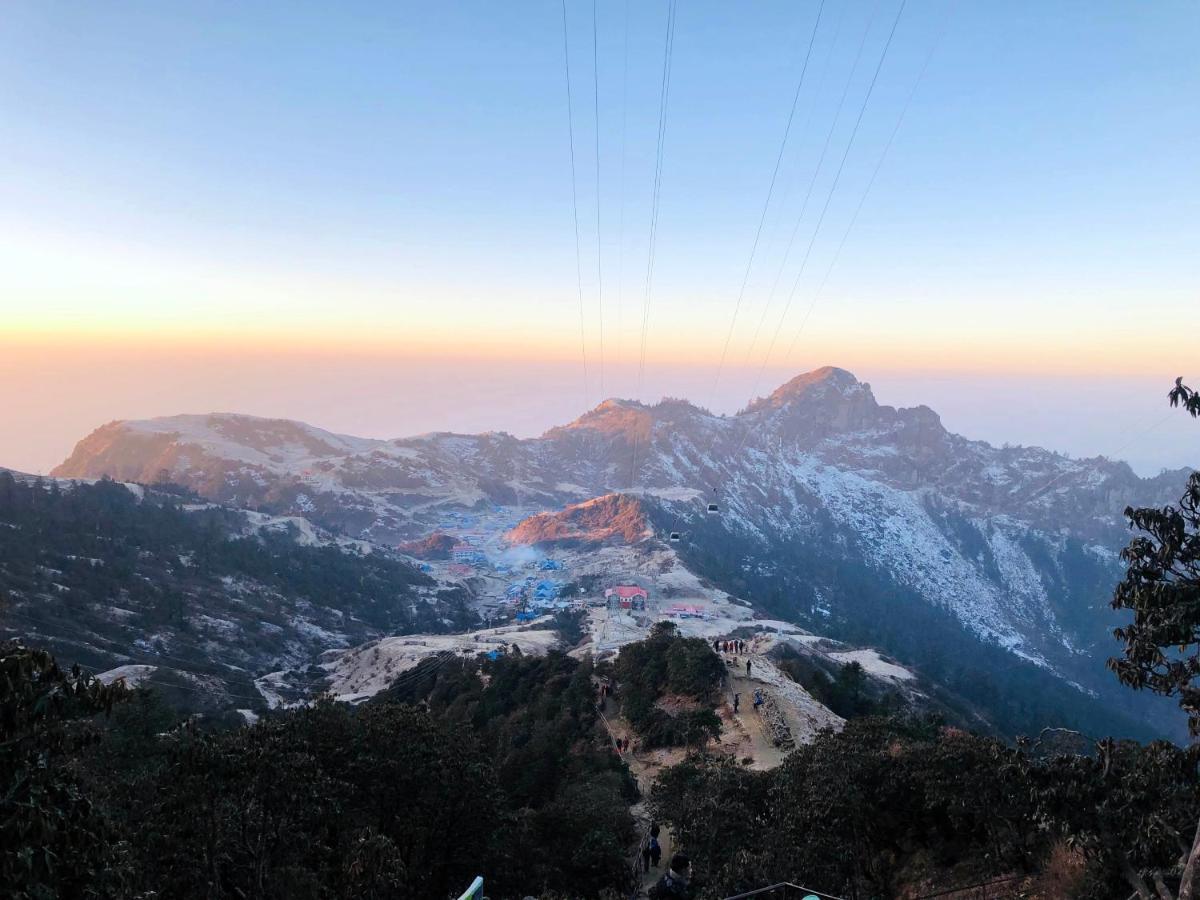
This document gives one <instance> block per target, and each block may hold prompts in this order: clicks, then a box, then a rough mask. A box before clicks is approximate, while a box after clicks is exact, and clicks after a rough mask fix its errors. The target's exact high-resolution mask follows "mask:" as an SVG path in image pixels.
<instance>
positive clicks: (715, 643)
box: [713, 638, 721, 653]
mask: <svg viewBox="0 0 1200 900" xmlns="http://www.w3.org/2000/svg"><path fill="white" fill-rule="evenodd" d="M720 652H721V642H720V641H719V640H717V639H716V638H713V653H720Z"/></svg>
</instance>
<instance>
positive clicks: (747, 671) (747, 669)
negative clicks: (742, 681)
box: [746, 660, 750, 678]
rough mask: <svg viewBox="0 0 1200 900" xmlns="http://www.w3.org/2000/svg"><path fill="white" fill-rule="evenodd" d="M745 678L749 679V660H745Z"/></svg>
mask: <svg viewBox="0 0 1200 900" xmlns="http://www.w3.org/2000/svg"><path fill="white" fill-rule="evenodd" d="M746 677H747V678H749V677H750V660H746Z"/></svg>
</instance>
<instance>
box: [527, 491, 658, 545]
mask: <svg viewBox="0 0 1200 900" xmlns="http://www.w3.org/2000/svg"><path fill="white" fill-rule="evenodd" d="M653 534H654V532H653V530H652V529H651V527H650V523H649V521H648V520H647V518H646V514H645V511H644V509H643V506H642V503H641V501H640V500H638V499H637V498H636V497H628V496H625V495H623V494H608V495H606V496H603V497H597V498H596V499H595V500H588V501H586V502H584V503H576V504H572V505H571V506H568V507H567V508H566V509H564V510H562V511H561V512H553V513H551V512H545V513H538V514H537V515H535V516H530V517H529V518H527V519H525V520H524V521H522V522H521V523H519V524H518V525H517V527H516V528H513V529H512V530H511V531H509V532H508V534H507V535H506V536H505V537H506V539H507V540H508V542H509V543H511V544H526V545H532V546H539V547H549V546H564V547H587V546H599V545H601V544H613V543H621V544H635V543H637V542H638V541H642V540H646V539H647V538H650V537H653Z"/></svg>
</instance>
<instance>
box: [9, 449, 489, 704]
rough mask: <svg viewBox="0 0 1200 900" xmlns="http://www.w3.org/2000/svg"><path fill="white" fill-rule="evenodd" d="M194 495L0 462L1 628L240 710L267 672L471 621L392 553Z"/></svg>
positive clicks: (451, 598)
mask: <svg viewBox="0 0 1200 900" xmlns="http://www.w3.org/2000/svg"><path fill="white" fill-rule="evenodd" d="M198 499H199V498H195V497H193V498H186V497H179V496H175V495H172V494H169V493H164V492H158V491H147V490H144V489H142V488H140V487H138V486H136V485H124V484H120V483H116V482H111V481H100V482H97V483H94V484H88V483H78V482H59V481H54V480H50V481H43V480H41V479H32V478H28V477H19V476H14V475H13V474H12V473H9V472H4V471H0V635H3V636H8V637H11V636H20V637H22V638H23V639H26V640H29V641H34V642H37V643H39V644H48V645H49V646H50V647H51V648H52V649H53V650H54V651H55V652H56V653H58V654H59V655H61V656H62V657H63V658H64V659H71V660H72V661H78V662H80V663H82V664H84V665H86V666H88V667H90V668H93V669H97V670H104V669H111V668H114V667H122V666H127V667H133V668H131V669H130V673H131V674H132V675H133V676H134V677H135V678H150V679H151V680H152V681H154V682H156V683H160V684H165V685H167V686H170V687H173V688H174V691H175V694H176V695H178V694H180V693H182V694H183V696H184V697H185V698H188V699H189V700H190V701H192V702H191V703H190V705H197V703H199V705H222V704H223V703H224V702H225V701H232V702H234V703H235V704H236V705H238V706H242V707H254V706H256V705H261V704H262V703H263V698H262V697H261V696H260V692H259V690H258V689H257V687H256V684H255V679H256V678H257V677H258V676H259V675H262V674H264V673H266V672H270V671H273V670H275V669H278V668H280V667H282V666H293V667H301V668H302V667H304V666H306V665H308V664H309V663H311V662H312V661H313V660H314V659H315V658H316V657H317V656H318V655H319V654H320V653H322V652H323V651H325V650H327V649H329V648H331V647H347V646H352V645H354V644H358V643H361V642H362V641H364V640H367V639H369V638H372V637H376V636H378V635H381V634H385V633H387V634H393V633H397V632H404V631H414V630H422V631H437V630H446V629H447V628H450V627H465V626H466V625H468V624H469V623H470V622H471V621H472V617H471V616H470V614H469V613H467V611H466V609H465V606H464V601H465V597H464V596H463V595H462V593H461V591H455V590H446V589H444V588H442V587H441V586H439V585H438V584H437V583H436V582H434V581H433V580H432V579H431V578H429V577H427V576H425V575H423V574H422V573H420V572H418V571H417V570H415V569H414V568H412V567H411V566H410V565H408V564H407V563H405V562H404V561H403V560H401V559H400V558H398V557H395V556H391V555H389V554H388V553H386V552H381V551H380V550H378V549H375V548H372V547H370V546H369V545H365V544H362V543H361V542H357V541H349V540H345V539H341V540H338V539H334V538H332V537H331V536H329V535H326V534H323V533H322V532H320V531H319V530H318V529H315V528H314V527H313V526H312V525H311V524H310V523H309V522H308V521H307V520H305V519H302V518H299V517H290V518H288V517H271V516H267V515H263V514H261V513H256V512H250V511H245V510H236V509H230V508H227V507H223V506H218V505H214V504H211V503H207V502H203V501H200V502H197V501H198Z"/></svg>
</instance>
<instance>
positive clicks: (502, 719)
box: [378, 653, 637, 896]
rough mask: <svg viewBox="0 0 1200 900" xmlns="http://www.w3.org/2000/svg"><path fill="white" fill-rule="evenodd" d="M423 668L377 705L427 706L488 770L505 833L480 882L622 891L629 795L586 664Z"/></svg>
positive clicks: (547, 660) (560, 661)
mask: <svg viewBox="0 0 1200 900" xmlns="http://www.w3.org/2000/svg"><path fill="white" fill-rule="evenodd" d="M423 665H424V670H423V671H419V672H417V673H405V674H404V675H402V676H400V678H398V679H397V682H396V684H395V685H394V686H393V687H392V688H391V689H389V691H388V692H387V693H386V694H385V695H383V696H382V697H381V698H380V700H379V701H378V702H384V703H394V702H397V701H407V702H417V701H421V702H426V703H428V705H429V708H430V709H431V710H432V711H433V713H434V714H435V715H436V716H437V717H439V718H441V719H444V720H447V721H450V722H453V723H456V724H458V725H460V726H463V727H466V728H469V730H470V731H471V732H472V733H473V734H474V735H475V736H476V737H477V739H478V740H479V741H480V743H481V745H482V746H483V748H484V749H485V752H486V754H487V756H488V758H489V759H491V760H492V761H493V764H494V766H495V770H496V773H497V777H498V784H499V789H500V791H501V795H502V798H503V800H502V806H503V808H504V810H506V818H505V819H504V820H503V822H505V823H506V824H502V825H498V827H499V829H500V830H501V831H502V832H503V835H502V839H501V841H500V843H499V845H498V849H497V853H498V854H499V855H498V856H497V858H496V859H495V860H494V861H493V862H492V864H491V865H490V867H489V869H488V872H489V879H490V880H491V881H492V882H493V883H496V884H498V886H499V888H498V889H499V891H500V893H501V894H502V895H506V892H507V891H509V890H511V893H512V894H515V895H517V896H522V895H524V894H526V893H536V892H538V891H551V892H553V891H559V892H562V893H564V894H567V895H570V896H596V895H598V894H599V893H600V892H601V891H602V890H603V889H605V888H610V889H617V890H620V889H623V888H624V887H626V886H627V885H626V882H627V879H628V876H629V866H628V852H629V848H630V846H631V844H633V843H634V841H635V836H634V829H633V820H632V818H631V817H630V815H629V804H630V803H631V802H633V800H634V799H635V798H636V796H637V788H636V785H635V784H634V782H633V780H632V778H631V777H630V775H629V773H628V770H627V769H626V768H625V765H624V763H622V762H621V761H620V759H619V758H618V757H617V756H616V755H615V754H614V753H613V752H612V750H611V746H610V743H609V740H608V737H607V733H606V732H605V731H604V730H603V728H602V727H601V723H600V719H599V713H598V712H597V710H596V708H595V705H594V698H595V686H594V684H593V680H592V676H593V668H592V664H591V662H590V661H586V660H585V661H583V662H579V661H576V660H574V659H571V658H570V657H568V656H566V655H565V654H562V653H550V654H548V655H547V656H545V657H529V656H512V655H510V656H502V657H500V658H499V659H496V660H485V661H483V662H482V663H479V662H477V661H475V660H457V659H446V660H444V661H441V663H440V665H439V664H438V662H436V661H435V662H426V663H425V664H423ZM435 666H436V668H435ZM489 894H492V895H493V896H495V895H496V894H495V890H494V889H493V888H491V887H489Z"/></svg>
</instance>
